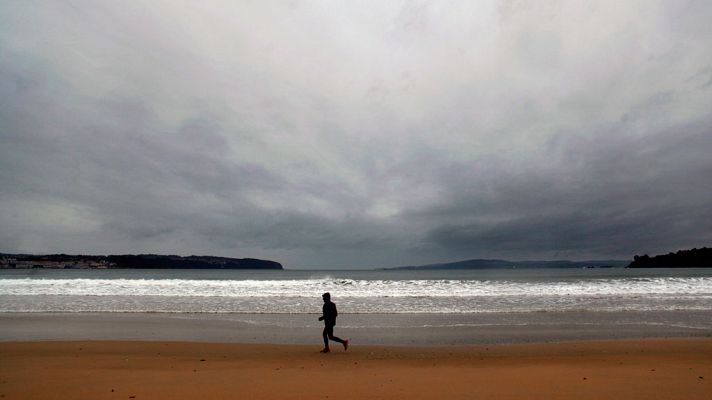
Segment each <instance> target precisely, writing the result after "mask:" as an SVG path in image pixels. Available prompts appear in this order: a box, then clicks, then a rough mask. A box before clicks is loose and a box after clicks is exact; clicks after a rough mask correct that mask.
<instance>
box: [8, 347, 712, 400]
mask: <svg viewBox="0 0 712 400" xmlns="http://www.w3.org/2000/svg"><path fill="white" fill-rule="evenodd" d="M318 350H319V346H318V345H314V346H306V345H270V344H235V343H228V344H216V343H195V342H165V341H154V342H145V341H143V342H142V341H71V342H58V341H57V342H40V341H36V342H4V343H0V360H1V361H0V396H1V397H2V398H4V399H133V398H135V399H226V398H239V399H315V398H323V399H327V398H330V399H362V398H383V399H393V398H408V399H439V398H449V399H465V398H467V399H472V398H478V399H525V398H527V399H531V398H548V399H571V398H576V399H602V398H625V399H708V398H709V394H710V393H712V382H711V381H712V339H709V338H689V339H646V340H616V341H586V342H564V343H553V344H510V345H489V346H487V345H473V346H429V347H403V346H401V347H384V346H359V345H354V346H353V347H352V348H350V349H349V351H348V352H344V351H343V350H342V349H341V348H336V347H334V350H335V351H334V352H332V353H330V354H319V353H318Z"/></svg>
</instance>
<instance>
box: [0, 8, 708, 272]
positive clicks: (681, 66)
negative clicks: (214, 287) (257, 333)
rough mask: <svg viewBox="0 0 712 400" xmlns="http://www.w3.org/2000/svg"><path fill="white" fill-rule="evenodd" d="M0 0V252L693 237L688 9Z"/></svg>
mask: <svg viewBox="0 0 712 400" xmlns="http://www.w3.org/2000/svg"><path fill="white" fill-rule="evenodd" d="M381 3H382V2H374V3H373V4H371V6H370V7H363V6H358V7H357V6H356V4H353V5H351V6H349V5H345V4H332V3H325V4H315V3H309V2H292V3H284V4H279V3H272V4H263V3H261V2H255V3H247V2H238V3H234V2H218V1H216V2H210V3H209V4H207V5H205V4H203V5H199V4H198V3H194V2H185V3H182V2H159V1H150V2H140V1H136V2H129V3H126V2H120V3H119V2H108V1H107V2H103V1H98V2H97V1H91V2H82V1H76V2H73V1H68V2H47V3H39V2H21V1H17V2H15V1H9V2H4V3H3V4H2V5H0V99H2V100H0V140H1V143H2V146H0V200H1V201H2V209H1V210H0V226H2V227H1V228H0V251H9V252H55V251H63V252H91V253H110V252H111V253H122V252H124V253H125V252H162V253H166V252H170V253H180V254H194V253H196V254H219V255H227V256H251V257H265V258H272V259H277V260H280V261H282V262H284V263H285V264H286V265H288V266H304V267H306V266H321V267H325V266H332V267H347V266H383V265H394V264H414V263H421V262H422V263H426V262H433V261H443V260H452V259H458V258H466V257H504V258H511V259H516V258H526V257H532V258H551V257H569V258H588V257H630V256H632V254H634V253H642V252H649V253H655V252H661V251H669V250H674V249H676V248H682V247H691V246H702V245H706V244H707V245H709V244H710V241H711V240H712V231H711V230H710V228H709V224H706V223H705V221H710V220H712V207H711V206H710V204H712V185H710V176H712V157H709V156H708V154H709V153H710V150H712V118H711V117H710V115H709V110H710V109H712V50H710V46H709V43H712V30H711V28H710V27H709V24H707V21H708V20H709V18H710V17H712V7H711V6H710V5H709V3H708V2H687V3H682V2H664V1H661V2H657V3H656V2H649V1H645V2H633V1H631V2H625V3H620V2H596V3H594V4H593V5H592V4H589V3H588V2H581V3H578V2H571V1H567V2H537V3H536V4H528V3H525V2H518V1H509V2H476V4H474V5H472V4H470V2H452V3H434V2H433V3H431V2H404V3H403V4H396V3H395V2H387V4H385V5H384V4H381Z"/></svg>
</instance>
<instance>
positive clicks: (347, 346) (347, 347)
mask: <svg viewBox="0 0 712 400" xmlns="http://www.w3.org/2000/svg"><path fill="white" fill-rule="evenodd" d="M348 349H349V340H348V339H346V340H344V351H346V350H348Z"/></svg>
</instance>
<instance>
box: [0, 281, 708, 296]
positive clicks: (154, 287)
mask: <svg viewBox="0 0 712 400" xmlns="http://www.w3.org/2000/svg"><path fill="white" fill-rule="evenodd" d="M325 291H335V292H338V293H339V296H341V297H472V296H478V297H479V296H500V297H501V296H524V297H526V296H545V295H557V296H583V297H595V296H610V295H626V296H634V295H698V296H699V295H702V296H704V295H707V296H712V278H710V277H693V278H669V277H666V278H660V277H655V278H627V279H588V280H576V281H553V282H551V281H547V282H518V281H507V280H498V281H486V280H354V279H339V278H319V279H298V280H189V279H31V278H22V279H0V295H74V296H117V295H120V296H190V297H207V296H210V297H215V296H217V297H248V298H249V297H314V296H317V297H318V295H320V294H321V293H323V292H325Z"/></svg>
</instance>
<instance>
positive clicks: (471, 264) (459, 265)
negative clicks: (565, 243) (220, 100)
mask: <svg viewBox="0 0 712 400" xmlns="http://www.w3.org/2000/svg"><path fill="white" fill-rule="evenodd" d="M627 264H628V261H623V260H587V261H569V260H549V261H507V260H484V259H473V260H464V261H456V262H451V263H440V264H427V265H410V266H403V267H395V268H387V269H428V270H432V269H493V268H614V267H625V266H626V265H627Z"/></svg>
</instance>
